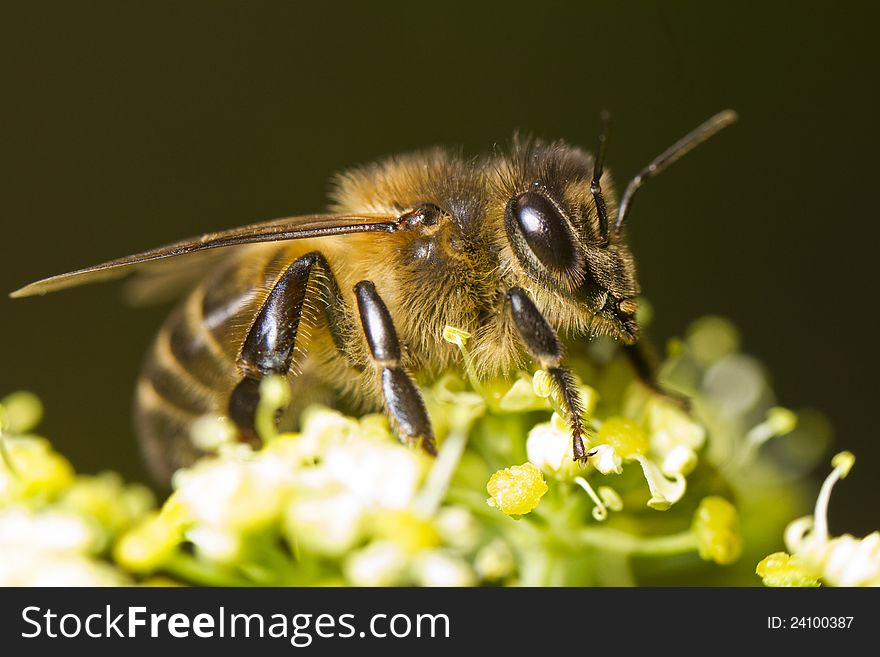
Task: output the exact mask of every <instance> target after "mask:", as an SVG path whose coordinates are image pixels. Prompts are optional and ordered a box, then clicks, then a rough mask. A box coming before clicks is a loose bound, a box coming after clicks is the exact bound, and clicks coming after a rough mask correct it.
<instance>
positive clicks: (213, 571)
mask: <svg viewBox="0 0 880 657" xmlns="http://www.w3.org/2000/svg"><path fill="white" fill-rule="evenodd" d="M162 570H163V571H165V572H166V573H168V574H169V575H171V576H172V577H176V578H177V579H180V580H182V581H184V582H186V583H190V584H195V585H197V586H236V587H238V586H253V582H251V581H249V580H247V579H245V578H244V577H240V576H239V575H237V574H235V573H234V572H231V571H230V570H229V569H228V568H225V567H223V566H218V565H217V564H213V563H210V562H206V561H199V560H198V559H196V558H195V557H192V556H190V555H188V554H180V553H178V554H175V555H174V556H172V557H171V558H170V559H169V560H168V561H167V562H165V564H164V565H163V567H162Z"/></svg>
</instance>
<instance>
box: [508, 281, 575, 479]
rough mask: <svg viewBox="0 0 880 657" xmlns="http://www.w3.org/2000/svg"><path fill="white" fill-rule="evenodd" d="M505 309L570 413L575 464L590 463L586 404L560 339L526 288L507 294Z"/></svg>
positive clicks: (516, 288) (511, 290)
mask: <svg viewBox="0 0 880 657" xmlns="http://www.w3.org/2000/svg"><path fill="white" fill-rule="evenodd" d="M505 306H506V307H507V310H508V312H509V313H510V317H511V318H512V319H513V324H514V326H515V327H516V330H517V332H518V333H519V336H520V338H521V339H522V341H523V343H524V344H525V347H526V350H527V351H528V352H529V355H530V356H531V357H532V358H533V359H535V361H537V362H538V364H539V365H540V366H541V368H542V369H544V370H545V371H546V372H547V373H548V374H549V375H550V377H551V378H552V379H553V382H554V384H555V385H556V387H557V389H558V391H559V394H560V397H561V398H562V402H563V404H564V406H565V410H566V412H567V413H568V422H569V426H570V427H571V434H572V453H573V456H574V460H575V461H580V462H584V461H586V460H587V459H588V458H589V457H590V456H591V452H588V451H587V450H586V448H585V447H584V439H583V436H584V435H585V434H586V427H585V425H584V420H583V403H582V402H581V399H580V396H579V395H578V391H577V388H576V387H575V379H574V375H573V374H572V372H571V370H570V369H569V368H567V367H565V366H564V365H563V364H562V356H563V351H564V350H563V348H562V343H561V342H560V341H559V336H557V335H556V331H554V330H553V327H552V326H550V323H549V322H548V321H547V320H546V319H545V318H544V316H543V315H542V314H541V311H540V310H538V308H537V307H536V306H535V304H534V302H533V301H532V300H531V299H530V298H529V295H528V294H526V292H525V290H523V289H522V288H519V287H512V288H510V290H508V291H507V295H506V296H505Z"/></svg>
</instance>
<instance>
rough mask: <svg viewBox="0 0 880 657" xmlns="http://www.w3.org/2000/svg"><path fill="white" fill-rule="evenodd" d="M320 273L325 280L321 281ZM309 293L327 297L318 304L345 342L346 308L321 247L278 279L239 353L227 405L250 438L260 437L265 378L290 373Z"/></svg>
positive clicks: (336, 339) (338, 338)
mask: <svg viewBox="0 0 880 657" xmlns="http://www.w3.org/2000/svg"><path fill="white" fill-rule="evenodd" d="M316 274H317V276H316ZM316 279H320V282H321V283H322V284H321V285H318V284H317V283H318V281H317V280H316ZM307 295H313V296H321V297H323V298H322V299H321V300H320V302H319V303H318V304H317V305H318V306H319V307H321V308H322V309H323V311H324V314H325V316H326V319H327V325H328V326H329V327H330V332H331V335H332V337H333V341H334V342H335V343H336V346H337V348H339V349H342V348H343V346H344V344H343V341H342V340H343V338H342V335H343V333H342V331H341V324H340V322H342V321H344V320H343V318H344V317H345V316H346V313H345V308H344V302H343V300H342V295H341V294H340V292H339V285H338V283H337V282H336V278H335V277H334V276H333V272H332V271H331V270H330V264H329V263H328V262H327V260H326V258H324V256H323V255H321V254H320V253H318V252H312V253H307V254H306V255H304V256H302V257H300V258H298V259H297V260H295V261H294V262H293V263H292V264H291V265H290V266H289V267H288V268H287V270H286V271H285V272H284V273H283V274H282V275H281V277H280V278H279V279H278V281H277V282H276V283H275V286H274V287H273V288H272V290H271V292H269V296H268V297H266V300H265V301H264V302H263V305H262V306H261V308H260V311H259V313H258V314H257V317H256V319H255V320H254V323H253V324H252V326H251V328H250V331H248V334H247V336H246V337H245V340H244V343H243V344H242V348H241V351H240V353H239V356H238V361H237V365H238V369H239V371H240V372H241V373H242V378H241V381H239V383H238V385H236V386H235V388H234V389H233V391H232V394H231V395H230V398H229V405H228V411H229V417H230V419H232V421H233V422H235V424H236V425H237V426H238V428H239V430H240V431H241V433H242V434H243V436H244V437H245V438H246V439H248V440H251V441H257V440H258V437H257V436H256V433H255V429H254V420H255V415H256V410H257V405H258V404H259V401H260V381H261V380H262V379H263V378H264V377H266V376H268V375H270V374H281V375H286V374H287V373H288V372H289V371H290V368H291V366H292V364H293V357H294V350H295V347H296V338H297V334H298V332H299V329H300V322H301V320H302V317H303V310H304V308H305V303H306V297H307Z"/></svg>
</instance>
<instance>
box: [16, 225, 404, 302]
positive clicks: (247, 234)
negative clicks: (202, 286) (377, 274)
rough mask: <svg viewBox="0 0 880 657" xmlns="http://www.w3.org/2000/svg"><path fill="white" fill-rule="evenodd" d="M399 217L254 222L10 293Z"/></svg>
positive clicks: (360, 229) (363, 228) (386, 228)
mask: <svg viewBox="0 0 880 657" xmlns="http://www.w3.org/2000/svg"><path fill="white" fill-rule="evenodd" d="M396 220H397V217H396V216H392V215H386V214H363V215H338V214H318V215H305V216H302V217H288V218H285V219H275V220H272V221H267V222H265V223H259V224H251V225H249V226H242V227H240V228H232V229H230V230H224V231H220V232H217V233H208V234H207V235H202V236H201V237H194V238H191V239H186V240H181V241H180V242H174V243H173V244H168V245H166V246H162V247H159V248H158V249H151V250H150V251H144V252H143V253H136V254H134V255H130V256H125V257H123V258H117V259H116V260H110V261H108V262H103V263H101V264H99V265H93V266H92V267H86V268H85V269H78V270H77V271H72V272H68V273H66V274H59V275H57V276H50V277H49V278H44V279H43V280H40V281H37V282H35V283H31V284H30V285H25V286H24V287H23V288H21V289H18V290H16V291H15V292H13V293H12V294H10V295H9V296H11V297H13V298H19V297H30V296H34V295H37V294H46V293H47V292H55V291H57V290H63V289H66V288H69V287H74V286H76V285H83V284H85V283H95V282H98V281H107V280H113V279H116V278H121V277H123V276H125V275H127V274H129V273H131V271H132V270H133V269H135V268H142V267H143V266H144V265H148V263H154V261H160V260H164V259H165V258H174V257H177V256H183V255H188V254H191V253H198V252H200V251H206V250H208V249H217V248H222V247H230V246H236V245H239V244H253V243H256V242H278V241H283V240H296V239H303V238H307V237H325V236H329V235H345V234H349V233H368V232H386V233H388V232H393V231H394V230H395V229H396V228H397V221H396Z"/></svg>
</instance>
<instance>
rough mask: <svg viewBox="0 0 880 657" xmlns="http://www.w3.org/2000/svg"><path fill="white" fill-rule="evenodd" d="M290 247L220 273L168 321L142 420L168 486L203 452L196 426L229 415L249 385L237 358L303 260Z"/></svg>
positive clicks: (149, 363)
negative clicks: (240, 389) (266, 306)
mask: <svg viewBox="0 0 880 657" xmlns="http://www.w3.org/2000/svg"><path fill="white" fill-rule="evenodd" d="M291 251H292V250H291V249H290V247H289V246H279V245H268V246H261V247H258V248H249V249H245V250H243V251H242V252H241V253H239V254H238V255H237V257H236V256H232V257H230V259H229V260H228V261H226V262H224V264H222V265H221V266H220V267H218V268H217V269H216V270H215V271H213V272H212V273H211V274H210V275H209V276H208V277H207V278H206V279H205V280H204V281H203V282H202V283H201V284H200V285H199V286H198V287H197V288H196V289H195V290H193V292H192V293H191V294H190V295H189V296H188V297H187V298H186V299H184V300H183V302H182V303H181V304H180V305H179V306H178V307H177V308H176V309H175V310H174V312H173V313H172V314H171V316H170V317H169V318H168V319H167V320H166V322H165V324H164V325H163V326H162V329H161V330H160V331H159V334H158V335H157V336H156V339H155V341H154V343H153V346H152V348H151V350H150V352H149V353H148V355H147V358H146V360H145V362H144V367H143V371H142V373H141V377H140V380H139V382H138V388H137V396H136V401H135V418H136V425H137V431H138V436H139V439H140V442H141V449H142V451H143V453H144V456H145V458H146V460H147V464H148V466H149V468H150V470H151V472H152V473H153V474H154V475H155V476H156V477H157V478H158V479H159V480H161V481H165V482H167V481H168V480H169V478H170V476H171V474H172V473H173V472H174V471H175V470H176V469H178V468H180V467H182V466H185V465H188V464H191V463H192V462H193V460H195V459H196V458H197V457H198V456H199V455H200V452H199V450H198V449H197V448H196V447H195V445H193V443H192V441H191V440H190V428H191V426H192V423H193V421H194V420H196V419H197V418H199V417H200V416H202V415H205V414H217V415H225V414H226V412H227V404H228V401H229V395H230V393H231V391H232V389H233V388H234V386H235V385H236V384H237V383H238V381H239V380H240V379H241V373H240V371H239V368H238V366H237V363H236V360H237V357H238V353H239V350H240V348H241V345H242V342H243V341H244V339H245V336H246V335H247V332H248V330H249V328H250V326H251V323H252V322H253V320H254V317H256V315H257V313H258V312H259V309H260V306H261V305H262V303H263V301H264V300H265V299H266V296H267V295H268V293H269V290H270V289H271V287H272V285H273V284H274V282H275V280H276V279H277V278H278V276H279V274H280V272H281V271H283V270H284V269H285V268H286V266H287V265H289V264H290V262H291V261H292V260H293V259H295V257H296V255H295V254H294V253H291Z"/></svg>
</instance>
